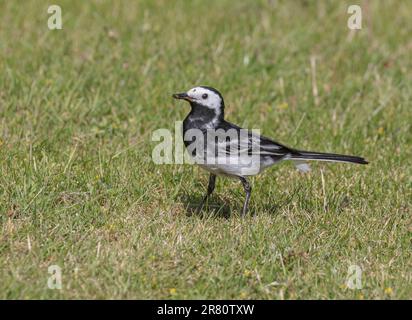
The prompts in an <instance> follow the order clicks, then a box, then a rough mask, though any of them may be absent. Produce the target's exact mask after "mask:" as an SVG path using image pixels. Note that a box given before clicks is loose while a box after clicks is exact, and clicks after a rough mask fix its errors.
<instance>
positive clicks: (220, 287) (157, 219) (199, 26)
mask: <svg viewBox="0 0 412 320" xmlns="http://www.w3.org/2000/svg"><path fill="white" fill-rule="evenodd" d="M50 4H58V5H60V6H61V9H62V18H63V29H62V30H49V29H48V27H47V20H48V18H49V16H50V14H48V13H47V8H48V6H49V5H50ZM351 4H353V3H352V2H351V1H303V0H301V1H275V0H273V1H217V0H216V1H200V0H198V1H191V2H189V1H166V0H164V1H160V0H156V1H145V2H135V1H126V0H125V1H80V0H77V1H54V2H53V3H49V2H48V1H34V0H28V1H24V2H21V1H1V2H0V221H1V231H0V279H1V281H0V298H2V299H6V298H11V299H21V298H23V299H47V298H54V299H66V298H69V299H78V298H91V299H96V298H97V299H120V298H132V299H150V298H160V299H162V298H172V299H186V298H191V299H213V298H218V299H399V298H401V299H411V298H412V250H411V249H412V242H411V239H412V218H411V202H412V201H411V199H412V191H411V190H412V178H411V176H412V170H411V157H412V129H411V123H412V109H411V108H412V59H411V57H412V39H411V34H412V24H411V15H412V2H411V1H407V0H397V1H395V0H387V1H361V2H360V3H359V4H360V6H361V8H362V17H363V20H362V29H361V30H352V31H351V30H349V29H348V26H347V20H348V18H349V16H350V15H349V14H348V13H347V8H348V6H349V5H351ZM196 85H210V86H213V87H216V88H217V89H219V90H220V91H221V92H222V93H223V95H224V97H225V102H226V115H227V119H228V120H229V121H232V122H235V123H237V124H239V125H242V126H245V127H249V128H258V129H260V130H261V132H262V133H263V134H264V135H266V136H269V137H273V138H274V139H276V140H278V141H280V142H282V143H284V144H286V145H289V146H292V147H296V148H300V149H306V150H316V151H324V152H336V153H345V154H355V155H360V156H364V157H365V158H366V159H368V160H369V161H370V164H369V165H367V166H359V165H351V164H330V163H313V165H312V171H311V172H310V173H308V174H302V173H300V172H298V171H296V170H295V168H294V167H293V165H292V164H290V163H287V162H285V163H281V164H279V165H277V166H274V167H272V168H271V169H269V170H267V171H266V172H265V173H264V174H262V175H260V176H258V177H255V178H253V179H251V183H252V186H253V191H252V198H251V202H250V214H249V215H248V216H246V217H245V218H241V217H240V216H239V211H240V210H241V207H242V202H243V199H244V192H243V188H242V186H241V184H240V183H239V182H238V181H235V180H228V179H223V178H220V179H219V178H218V180H217V188H216V191H215V193H214V195H213V196H212V198H211V199H210V201H209V203H208V206H207V207H205V208H204V209H203V210H202V212H201V214H195V213H194V210H193V208H194V207H195V206H196V203H199V201H200V199H201V198H202V196H203V194H204V193H205V191H206V187H207V179H208V174H207V173H206V172H205V171H202V170H201V169H200V168H197V167H195V166H192V165H189V164H184V165H179V164H169V165H156V164H154V163H153V161H152V150H153V148H154V147H155V146H156V144H157V143H156V142H153V141H152V133H153V132H154V131H155V130H157V129H160V128H165V129H169V130H171V131H172V132H173V130H174V128H175V121H181V120H183V119H184V117H185V116H186V114H187V113H188V111H189V106H188V105H187V104H185V103H183V102H180V101H175V100H173V99H172V98H171V94H172V93H175V92H181V91H184V90H188V89H190V88H191V87H193V86H196ZM53 265H57V266H58V267H60V270H61V280H62V282H61V284H62V288H61V289H60V290H59V289H50V288H49V287H48V279H49V277H51V276H52V275H51V274H49V272H48V268H49V267H50V266H53ZM353 266H356V268H358V269H357V270H358V271H360V273H359V274H360V275H361V278H357V279H358V282H356V283H357V284H358V285H359V286H358V287H357V288H355V289H351V288H350V286H349V287H348V285H347V280H348V276H349V278H351V276H352V274H351V272H350V270H353V269H351V268H353ZM348 269H349V270H348ZM348 271H349V272H348ZM351 279H352V278H351Z"/></svg>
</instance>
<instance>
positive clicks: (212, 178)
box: [197, 173, 216, 212]
mask: <svg viewBox="0 0 412 320" xmlns="http://www.w3.org/2000/svg"><path fill="white" fill-rule="evenodd" d="M215 185H216V175H215V174H213V173H211V174H210V176H209V185H208V186H207V193H206V195H205V196H204V198H203V200H202V202H201V203H200V205H199V207H198V208H197V212H200V210H202V208H203V206H204V204H205V202H206V200H207V198H208V197H209V196H210V195H211V194H212V193H213V190H215Z"/></svg>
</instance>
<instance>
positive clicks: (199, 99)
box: [187, 87, 222, 113]
mask: <svg viewBox="0 0 412 320" xmlns="http://www.w3.org/2000/svg"><path fill="white" fill-rule="evenodd" d="M187 95H188V96H189V97H190V98H191V99H193V100H194V101H195V102H196V103H198V104H201V105H202V106H205V107H207V108H209V109H213V110H215V111H216V113H220V109H221V106H222V99H221V98H220V97H219V95H218V94H216V93H215V92H213V91H211V90H209V89H206V88H202V87H195V88H192V89H190V90H189V91H188V92H187Z"/></svg>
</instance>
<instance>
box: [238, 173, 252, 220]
mask: <svg viewBox="0 0 412 320" xmlns="http://www.w3.org/2000/svg"><path fill="white" fill-rule="evenodd" d="M239 178H240V181H242V184H243V189H245V192H246V198H245V202H244V203H243V209H242V216H245V215H246V213H247V209H248V205H249V199H250V194H251V192H252V187H251V186H250V183H249V181H247V179H246V178H244V177H239Z"/></svg>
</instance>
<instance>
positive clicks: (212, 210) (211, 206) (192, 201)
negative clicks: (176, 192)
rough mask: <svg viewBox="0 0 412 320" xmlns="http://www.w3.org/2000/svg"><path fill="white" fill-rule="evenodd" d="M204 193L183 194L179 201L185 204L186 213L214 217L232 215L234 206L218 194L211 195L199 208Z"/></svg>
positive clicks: (226, 217)
mask: <svg viewBox="0 0 412 320" xmlns="http://www.w3.org/2000/svg"><path fill="white" fill-rule="evenodd" d="M203 197H204V195H189V194H182V195H180V196H179V201H181V202H182V203H183V204H184V207H185V210H186V215H187V216H189V217H191V216H198V217H206V216H207V217H214V218H224V219H229V218H230V216H231V215H232V208H231V207H230V206H228V205H227V204H226V203H225V201H224V200H222V199H220V198H219V197H217V196H211V197H209V199H208V200H207V201H206V203H205V204H204V205H203V207H202V208H201V209H200V210H199V207H200V204H201V202H202V200H203Z"/></svg>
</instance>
